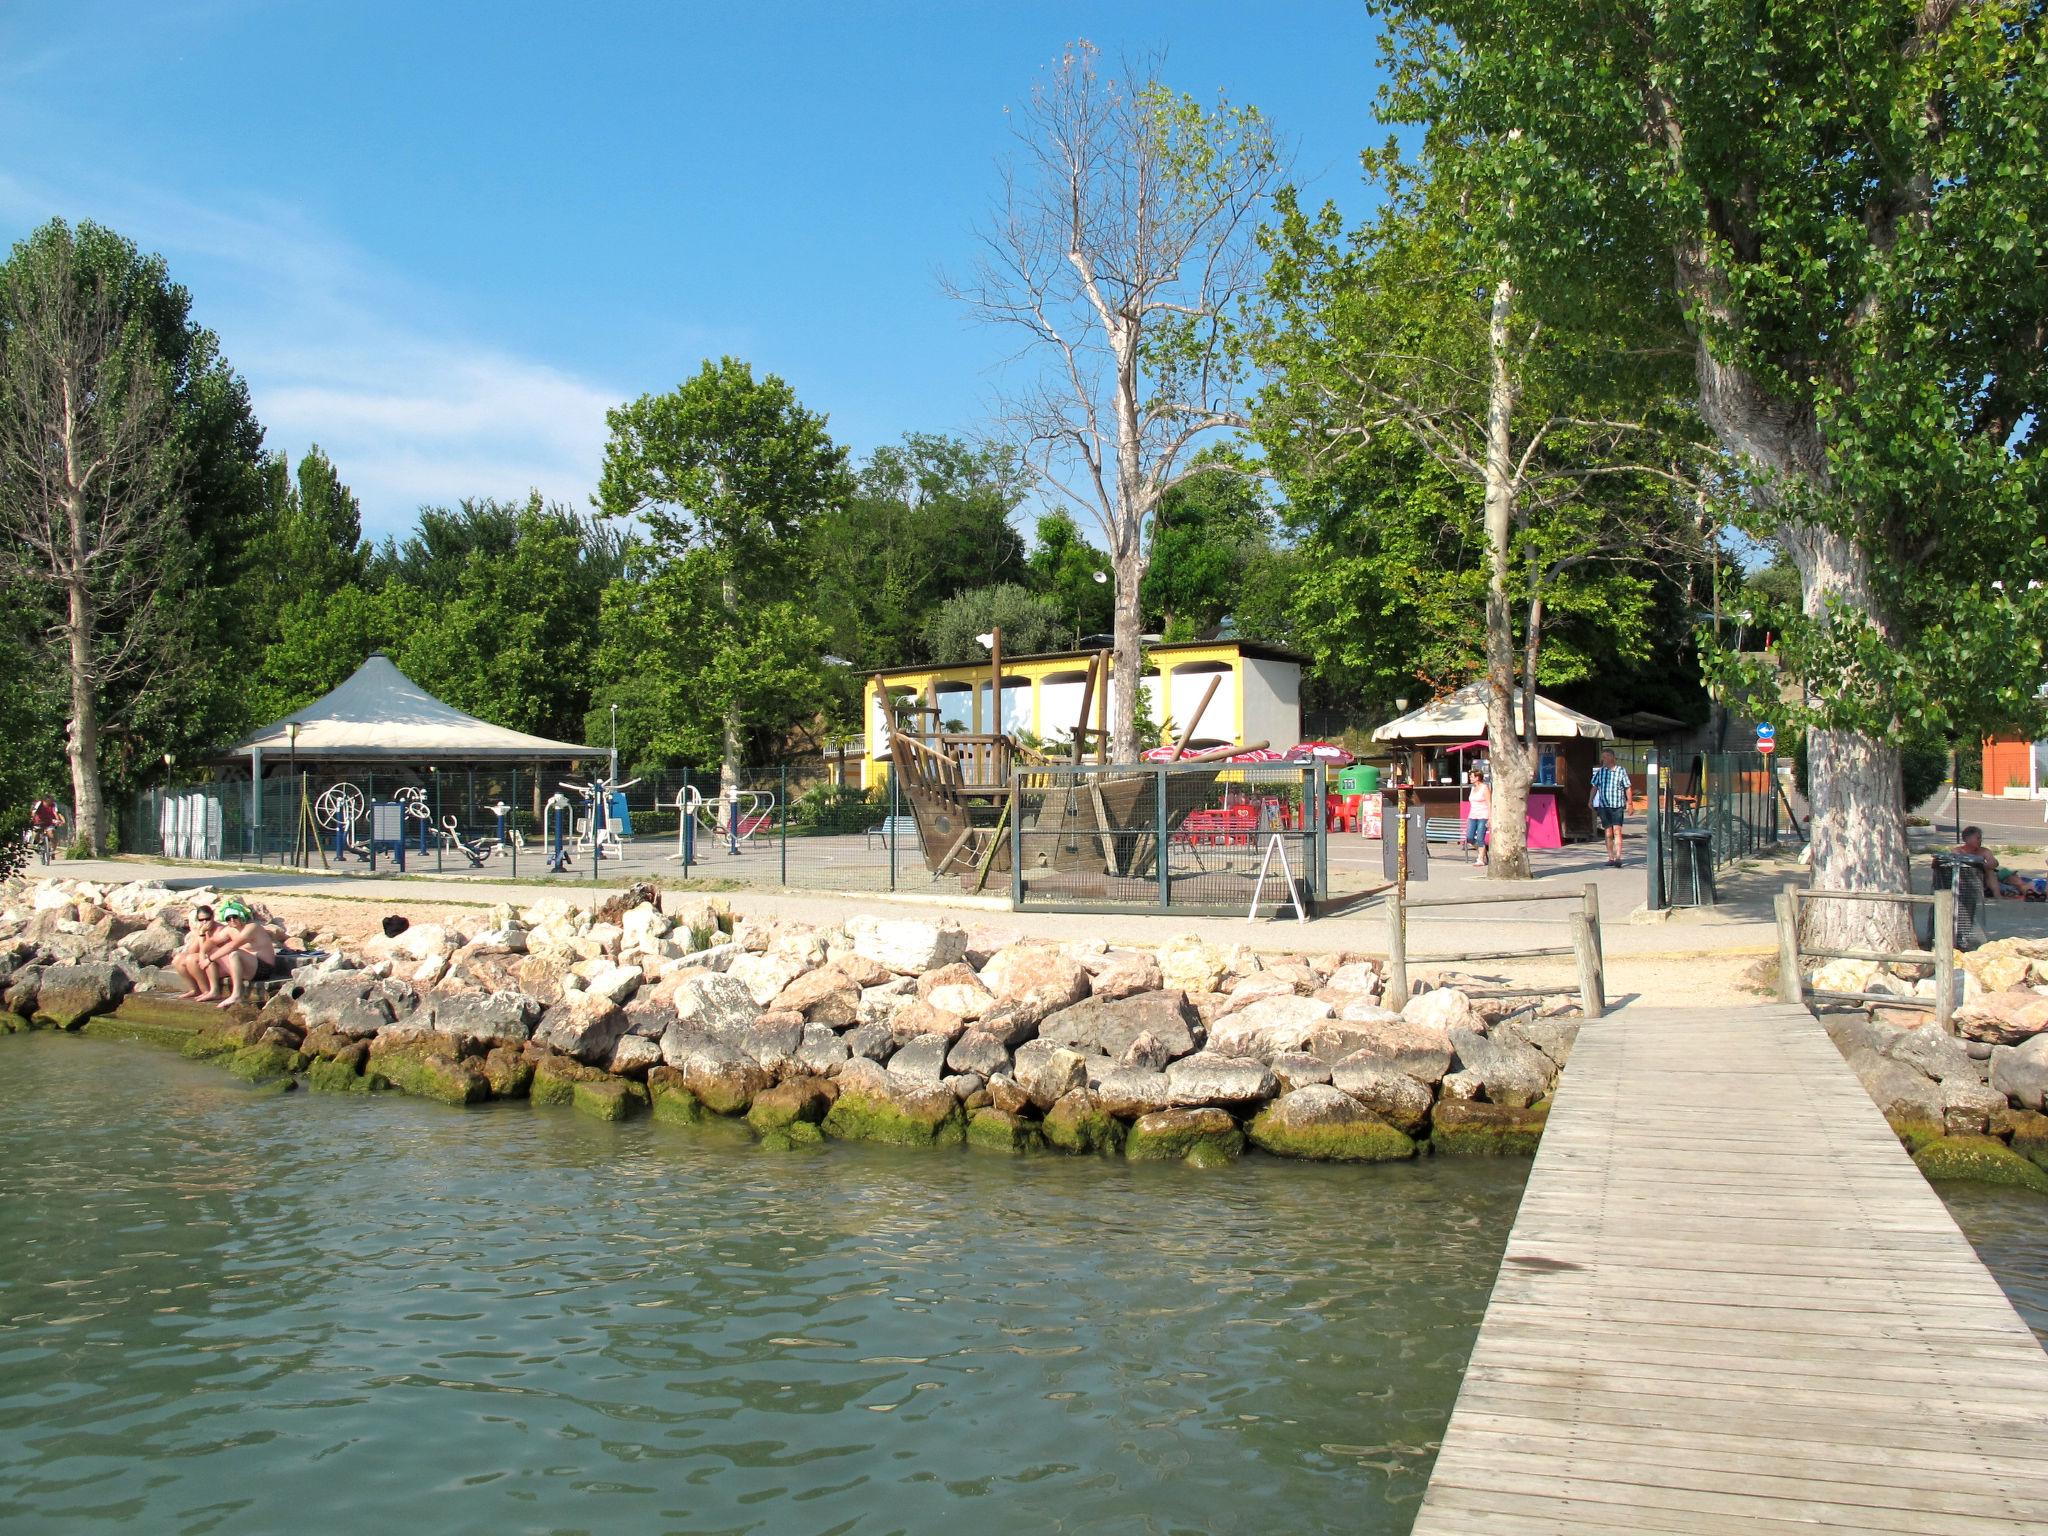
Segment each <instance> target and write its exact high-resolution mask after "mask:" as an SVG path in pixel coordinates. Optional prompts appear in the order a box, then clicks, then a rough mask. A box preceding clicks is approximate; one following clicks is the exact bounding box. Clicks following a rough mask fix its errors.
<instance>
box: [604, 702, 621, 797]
mask: <svg viewBox="0 0 2048 1536" xmlns="http://www.w3.org/2000/svg"><path fill="white" fill-rule="evenodd" d="M605 782H606V783H607V784H616V783H618V782H619V706H618V705H616V704H614V705H613V706H612V765H611V773H610V774H609V775H608V776H607V777H606V779H605Z"/></svg>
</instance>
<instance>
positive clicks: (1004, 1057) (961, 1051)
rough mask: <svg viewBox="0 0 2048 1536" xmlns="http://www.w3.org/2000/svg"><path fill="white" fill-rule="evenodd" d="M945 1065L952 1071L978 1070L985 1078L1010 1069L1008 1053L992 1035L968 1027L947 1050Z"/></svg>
mask: <svg viewBox="0 0 2048 1536" xmlns="http://www.w3.org/2000/svg"><path fill="white" fill-rule="evenodd" d="M946 1066H947V1067H948V1068H949V1069H950V1070H952V1071H954V1072H978V1073H980V1074H981V1075H982V1076H983V1077H985V1078H987V1077H994V1076H995V1075H996V1074H997V1073H998V1072H1008V1071H1009V1070H1010V1053H1009V1052H1008V1051H1007V1050H1005V1049H1004V1048H1003V1043H1002V1041H1000V1040H998V1039H996V1037H995V1036H994V1035H990V1034H984V1033H983V1032H982V1031H980V1030H978V1029H970V1030H968V1031H967V1033H966V1034H964V1035H962V1036H961V1037H960V1038H959V1039H958V1040H955V1041H954V1042H953V1046H952V1049H951V1050H949V1051H947V1053H946Z"/></svg>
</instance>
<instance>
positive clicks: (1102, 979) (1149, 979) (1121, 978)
mask: <svg viewBox="0 0 2048 1536" xmlns="http://www.w3.org/2000/svg"><path fill="white" fill-rule="evenodd" d="M1107 959H1108V961H1109V963H1108V964H1106V965H1104V966H1101V967H1099V968H1097V969H1095V970H1094V971H1093V973H1092V977H1091V980H1090V984H1089V990H1090V991H1091V992H1092V993H1093V994H1094V995H1095V996H1096V997H1106V998H1119V997H1135V996H1137V994H1138V993H1140V992H1157V991H1159V990H1160V988H1162V987H1164V986H1165V985H1166V982H1165V979H1164V978H1163V977H1162V976H1161V975H1160V971H1159V960H1158V958H1157V957H1156V956H1154V955H1149V954H1146V953H1145V952H1144V951H1143V950H1116V951H1113V952H1112V953H1111V954H1110V955H1109V956H1108V957H1107Z"/></svg>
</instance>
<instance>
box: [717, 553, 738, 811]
mask: <svg viewBox="0 0 2048 1536" xmlns="http://www.w3.org/2000/svg"><path fill="white" fill-rule="evenodd" d="M719 596H720V597H721V598H722V599H723V600H724V602H725V611H726V612H727V613H728V614H730V613H733V612H735V611H737V609H738V607H739V595H738V593H736V592H735V591H734V590H733V584H732V575H731V573H730V572H728V573H726V574H725V575H724V576H722V577H721V578H720V580H719ZM724 725H725V740H724V742H723V743H722V745H721V750H720V752H719V755H718V798H719V802H720V804H721V805H723V806H724V808H725V815H726V819H727V830H728V831H735V830H737V827H738V822H739V814H740V798H739V788H740V712H739V708H738V706H736V705H730V704H729V705H727V706H726V710H725V717H724Z"/></svg>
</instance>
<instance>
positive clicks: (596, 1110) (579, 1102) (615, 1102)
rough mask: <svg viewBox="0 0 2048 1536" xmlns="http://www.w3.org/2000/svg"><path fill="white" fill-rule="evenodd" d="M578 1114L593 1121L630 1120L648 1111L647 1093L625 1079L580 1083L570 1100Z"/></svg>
mask: <svg viewBox="0 0 2048 1536" xmlns="http://www.w3.org/2000/svg"><path fill="white" fill-rule="evenodd" d="M569 1103H570V1105H571V1107H573V1108H574V1109H575V1111H576V1113H577V1114H579V1115H588V1116H590V1118H591V1119H593V1120H628V1119H631V1118H632V1117H633V1116H634V1115H637V1114H639V1113H640V1111H641V1110H643V1109H645V1108H646V1107H647V1090H646V1089H645V1088H643V1087H641V1086H640V1084H638V1083H633V1082H628V1081H627V1080H626V1079H625V1078H623V1077H607V1078H605V1079H604V1080H603V1081H602V1082H596V1083H578V1084H577V1085H576V1087H575V1090H574V1092H573V1093H571V1095H570V1098H569Z"/></svg>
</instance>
